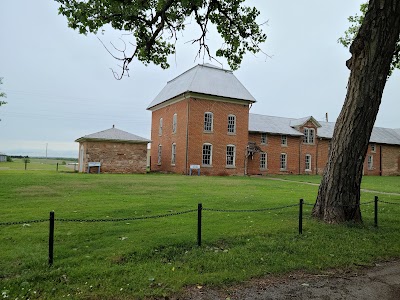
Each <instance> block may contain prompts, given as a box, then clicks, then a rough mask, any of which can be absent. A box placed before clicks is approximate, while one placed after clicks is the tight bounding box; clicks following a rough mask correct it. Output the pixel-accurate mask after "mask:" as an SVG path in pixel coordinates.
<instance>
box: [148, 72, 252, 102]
mask: <svg viewBox="0 0 400 300" xmlns="http://www.w3.org/2000/svg"><path fill="white" fill-rule="evenodd" d="M190 92H192V93H198V94H203V95H211V96H217V97H223V98H230V99H237V100H245V101H249V102H251V103H253V102H256V100H255V99H254V97H253V96H252V95H251V94H250V92H249V91H248V90H247V89H246V88H245V87H244V86H243V84H242V83H241V82H240V81H239V80H238V79H237V78H236V77H235V75H233V72H232V71H230V70H224V69H221V68H218V67H216V66H214V65H211V64H204V65H197V66H195V67H193V68H191V69H189V70H187V71H186V72H184V73H182V74H181V75H179V76H177V77H176V78H174V79H172V80H171V81H168V83H167V85H166V86H165V87H164V88H163V89H162V90H161V92H160V93H159V94H158V95H157V96H156V97H155V98H154V100H153V101H152V102H151V103H150V105H149V106H148V107H147V109H152V108H154V107H155V106H157V105H159V104H161V103H164V102H166V101H168V100H171V99H173V98H175V97H177V96H180V95H183V94H185V93H190Z"/></svg>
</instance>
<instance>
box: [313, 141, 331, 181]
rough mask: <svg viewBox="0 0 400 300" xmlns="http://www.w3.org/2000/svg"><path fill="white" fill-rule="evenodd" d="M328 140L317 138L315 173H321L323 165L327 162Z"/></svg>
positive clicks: (323, 168)
mask: <svg viewBox="0 0 400 300" xmlns="http://www.w3.org/2000/svg"><path fill="white" fill-rule="evenodd" d="M330 142H331V141H330V140H326V139H318V140H317V154H316V156H317V157H316V161H317V174H319V175H322V173H323V172H324V170H325V166H326V164H327V162H328V155H329V145H330Z"/></svg>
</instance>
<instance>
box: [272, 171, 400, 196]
mask: <svg viewBox="0 0 400 300" xmlns="http://www.w3.org/2000/svg"><path fill="white" fill-rule="evenodd" d="M270 177H271V178H275V179H281V180H288V181H298V182H307V183H313V184H320V182H321V176H319V175H282V176H280V175H275V176H270ZM361 188H362V189H366V190H370V191H377V192H382V193H397V194H400V176H364V177H363V178H362V182H361Z"/></svg>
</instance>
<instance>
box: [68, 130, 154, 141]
mask: <svg viewBox="0 0 400 300" xmlns="http://www.w3.org/2000/svg"><path fill="white" fill-rule="evenodd" d="M83 141H110V142H124V143H135V144H139V143H144V144H145V143H149V142H150V140H148V139H146V138H143V137H140V136H138V135H135V134H132V133H129V132H126V131H123V130H120V129H117V128H115V127H114V126H113V127H112V128H110V129H106V130H103V131H99V132H96V133H92V134H88V135H85V136H83V137H80V138H79V139H77V140H75V142H83Z"/></svg>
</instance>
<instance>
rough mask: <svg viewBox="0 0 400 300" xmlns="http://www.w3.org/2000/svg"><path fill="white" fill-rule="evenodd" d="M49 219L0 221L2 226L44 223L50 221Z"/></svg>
mask: <svg viewBox="0 0 400 300" xmlns="http://www.w3.org/2000/svg"><path fill="white" fill-rule="evenodd" d="M48 221H49V219H40V220H29V221H16V222H0V226H8V225H21V224H31V223H43V222H48Z"/></svg>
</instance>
